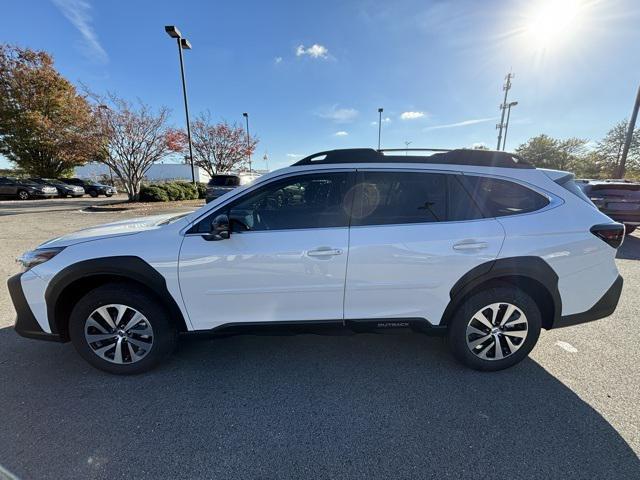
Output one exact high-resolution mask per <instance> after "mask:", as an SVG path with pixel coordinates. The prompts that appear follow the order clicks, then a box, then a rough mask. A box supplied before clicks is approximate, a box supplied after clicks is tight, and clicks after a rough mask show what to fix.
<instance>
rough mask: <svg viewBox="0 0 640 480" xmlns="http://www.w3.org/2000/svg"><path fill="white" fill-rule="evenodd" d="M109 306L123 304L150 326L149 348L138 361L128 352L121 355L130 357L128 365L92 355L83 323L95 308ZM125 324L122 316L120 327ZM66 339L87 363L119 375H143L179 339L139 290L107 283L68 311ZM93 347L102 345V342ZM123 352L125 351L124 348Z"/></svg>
mask: <svg viewBox="0 0 640 480" xmlns="http://www.w3.org/2000/svg"><path fill="white" fill-rule="evenodd" d="M112 304H122V305H126V306H128V307H130V308H132V309H135V310H137V311H138V312H140V313H141V314H142V315H144V317H146V318H145V321H147V322H148V323H149V324H150V325H151V328H152V331H153V336H152V339H153V342H152V344H151V348H150V349H149V350H148V351H147V352H146V353H145V354H144V356H143V357H142V358H141V359H140V360H137V361H132V358H131V355H130V354H129V353H123V357H124V358H125V360H126V358H127V357H128V358H129V363H112V361H108V360H105V359H104V358H102V357H101V356H99V355H98V354H97V353H96V352H94V348H92V347H91V345H90V344H89V342H88V340H87V339H86V338H85V324H86V322H87V321H88V320H89V316H90V315H92V312H94V311H95V310H96V309H97V308H100V307H103V306H105V305H112ZM125 322H126V318H125V317H123V320H122V322H121V324H120V325H123V324H124V323H125ZM119 330H122V328H120V329H119ZM114 335H115V333H114ZM69 336H70V337H71V342H72V343H73V345H74V347H75V348H76V350H77V351H78V353H79V354H80V356H81V357H82V358H84V359H85V360H86V361H87V362H89V363H90V364H91V365H93V366H94V367H96V368H98V369H100V370H103V371H105V372H109V373H115V374H120V375H131V374H138V373H143V372H146V371H148V370H150V369H152V368H154V367H155V366H156V365H158V364H159V363H160V362H161V361H162V360H164V359H165V358H166V357H167V356H168V355H169V354H170V353H171V352H173V350H174V349H175V346H176V343H177V338H178V334H177V330H176V327H175V325H174V324H173V323H172V322H171V321H170V319H169V318H168V316H167V314H166V312H165V309H164V308H163V307H162V305H161V304H160V303H159V302H158V301H157V300H156V299H155V298H154V297H153V296H152V295H150V294H149V293H147V292H146V291H145V290H144V289H142V288H141V287H138V286H137V285H132V284H128V283H110V284H106V285H103V286H101V287H98V288H96V289H94V290H91V291H90V292H89V293H87V294H86V295H85V296H84V297H82V298H81V299H80V301H78V303H77V304H76V305H75V307H74V308H73V311H72V312H71V316H70V318H69ZM108 342H110V340H107V341H105V345H106V344H107V343H108ZM123 343H125V344H126V340H123ZM93 345H98V346H102V344H101V343H97V344H96V343H94V344H93ZM96 348H98V347H96ZM123 349H124V350H126V348H125V347H123ZM124 350H123V352H124Z"/></svg>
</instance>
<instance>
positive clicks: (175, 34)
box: [164, 25, 196, 185]
mask: <svg viewBox="0 0 640 480" xmlns="http://www.w3.org/2000/svg"><path fill="white" fill-rule="evenodd" d="M164 31H165V32H167V35H169V36H170V37H171V38H175V39H176V43H177V44H178V56H179V57H180V76H181V77H182V96H183V97H184V113H185V116H186V117H187V139H188V141H189V160H190V161H191V181H192V182H193V184H194V185H195V183H196V173H195V170H194V167H193V147H192V145H191V124H190V123H189V104H188V102H187V82H186V81H185V78H184V60H183V59H182V50H191V43H189V40H187V39H186V38H182V34H181V33H180V30H178V28H177V27H176V26H175V25H167V26H165V27H164Z"/></svg>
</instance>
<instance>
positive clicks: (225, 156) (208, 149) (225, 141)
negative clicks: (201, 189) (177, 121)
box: [171, 112, 258, 176]
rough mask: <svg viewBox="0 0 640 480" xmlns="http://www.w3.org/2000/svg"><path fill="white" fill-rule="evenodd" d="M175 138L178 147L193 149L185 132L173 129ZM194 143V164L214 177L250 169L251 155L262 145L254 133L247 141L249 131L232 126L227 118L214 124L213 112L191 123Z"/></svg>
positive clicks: (176, 148)
mask: <svg viewBox="0 0 640 480" xmlns="http://www.w3.org/2000/svg"><path fill="white" fill-rule="evenodd" d="M171 141H172V148H173V149H174V150H180V151H182V152H185V153H188V152H189V145H188V143H187V136H186V134H185V133H184V132H183V131H180V132H177V131H173V132H172V135H171ZM191 142H192V145H193V163H194V165H196V166H198V167H201V168H203V169H204V170H205V171H206V172H207V173H208V174H209V175H211V176H213V175H216V174H218V173H225V172H230V171H233V170H242V169H243V168H246V164H247V161H248V159H249V155H251V154H252V153H253V152H254V151H255V149H256V146H257V145H258V139H257V137H254V136H250V137H249V143H248V144H247V132H246V130H245V129H244V128H242V127H240V126H238V125H237V124H233V125H231V124H229V123H228V122H226V121H222V122H220V123H217V124H214V123H213V122H212V120H211V114H210V113H209V112H206V113H202V114H200V115H199V116H198V117H197V118H196V120H195V121H194V122H192V123H191Z"/></svg>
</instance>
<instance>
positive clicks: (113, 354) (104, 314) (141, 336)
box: [84, 304, 153, 364]
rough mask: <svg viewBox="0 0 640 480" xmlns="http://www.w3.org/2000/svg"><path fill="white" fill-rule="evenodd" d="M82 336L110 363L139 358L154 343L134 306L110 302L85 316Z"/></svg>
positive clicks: (129, 361)
mask: <svg viewBox="0 0 640 480" xmlns="http://www.w3.org/2000/svg"><path fill="white" fill-rule="evenodd" d="M84 338H85V339H86V341H87V344H88V345H89V347H90V348H91V350H92V351H93V353H95V354H96V355H98V356H99V357H100V358H102V359H104V360H107V361H108V362H111V363H117V364H132V363H136V362H138V361H140V360H142V359H143V358H144V357H145V356H146V355H147V354H148V353H149V351H150V350H151V347H152V346H153V328H152V327H151V324H150V323H149V321H148V320H147V318H146V317H145V316H144V315H143V314H142V313H140V312H139V311H137V310H136V309H135V308H133V307H130V306H128V305H122V304H110V305H104V306H102V307H99V308H96V309H95V310H94V311H93V312H91V315H89V317H87V319H86V321H85V325H84Z"/></svg>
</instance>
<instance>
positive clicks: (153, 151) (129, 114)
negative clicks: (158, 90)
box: [93, 94, 177, 201]
mask: <svg viewBox="0 0 640 480" xmlns="http://www.w3.org/2000/svg"><path fill="white" fill-rule="evenodd" d="M93 97H94V99H95V100H96V104H97V106H96V109H97V111H98V115H99V123H100V126H101V131H102V135H103V142H102V146H101V151H100V155H99V161H100V162H101V163H104V164H106V165H108V166H109V168H111V170H112V171H113V173H114V174H115V175H116V176H117V177H118V178H119V179H120V180H121V181H122V183H123V185H124V189H125V191H126V192H127V195H128V196H129V201H137V200H138V198H139V196H140V187H141V185H142V180H143V178H144V176H145V174H146V172H147V171H148V170H149V168H150V167H151V165H153V164H154V163H155V162H157V161H158V160H160V159H162V158H164V157H165V156H167V155H169V154H170V153H171V152H172V151H173V150H175V149H176V148H177V147H176V141H175V138H174V137H175V132H174V131H173V130H171V129H170V128H169V127H168V126H167V118H168V116H169V110H168V109H167V108H165V107H161V108H160V109H159V110H158V111H157V112H155V111H154V110H153V109H151V107H149V106H148V105H146V104H144V103H142V102H140V101H138V103H137V104H133V103H131V102H129V101H127V100H124V99H122V98H119V97H118V96H116V95H114V94H108V95H107V96H106V97H99V96H96V95H94V96H93Z"/></svg>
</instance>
